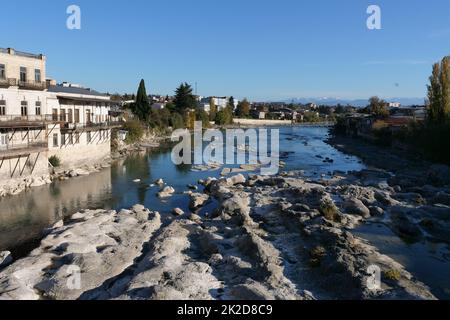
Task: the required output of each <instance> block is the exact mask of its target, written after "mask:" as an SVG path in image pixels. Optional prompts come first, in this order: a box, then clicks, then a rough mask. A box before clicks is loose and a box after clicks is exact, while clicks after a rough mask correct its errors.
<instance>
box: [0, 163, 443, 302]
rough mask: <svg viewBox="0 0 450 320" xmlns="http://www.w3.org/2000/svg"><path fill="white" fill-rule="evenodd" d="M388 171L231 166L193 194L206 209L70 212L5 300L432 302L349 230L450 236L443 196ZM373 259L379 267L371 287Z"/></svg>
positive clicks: (13, 274)
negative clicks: (211, 204)
mask: <svg viewBox="0 0 450 320" xmlns="http://www.w3.org/2000/svg"><path fill="white" fill-rule="evenodd" d="M390 178H391V175H390V174H388V173H387V172H385V171H371V170H367V171H362V172H358V173H351V174H343V173H339V174H336V175H335V176H333V178H332V179H330V180H319V181H312V180H307V179H305V178H303V177H302V174H301V172H286V173H284V174H283V175H282V176H281V175H280V176H275V177H264V176H257V175H250V176H249V177H246V176H244V175H242V174H238V175H235V176H230V177H228V178H225V177H224V178H221V179H213V178H210V179H206V180H205V181H202V183H203V185H204V186H205V193H204V194H202V193H191V195H190V196H191V197H190V198H191V207H192V209H198V208H201V207H202V206H203V205H205V203H206V201H210V200H213V199H214V201H216V202H217V207H216V209H215V210H214V211H213V212H210V214H208V215H206V216H204V215H202V214H201V213H199V212H197V210H196V213H191V214H184V213H182V212H181V210H179V209H174V211H173V213H174V215H169V216H170V218H167V219H165V220H164V221H165V222H163V223H161V217H160V215H159V213H156V212H151V211H149V210H148V209H146V208H144V207H143V206H141V205H136V206H134V207H133V208H132V209H131V210H122V211H121V212H119V213H116V212H114V211H104V210H98V211H85V212H81V213H77V214H75V215H74V216H73V217H72V220H71V221H69V222H68V223H66V225H61V224H58V225H55V226H54V227H53V229H51V230H49V234H48V236H47V237H46V238H45V239H44V240H43V241H42V243H41V246H40V247H39V248H38V249H36V250H34V251H33V252H32V253H31V254H30V255H29V256H28V257H26V258H24V259H21V260H18V261H15V262H13V263H12V264H11V265H9V266H8V267H6V268H4V269H3V270H2V271H1V272H0V298H4V299H43V298H45V299H120V300H122V299H124V300H128V299H186V300H188V299H205V300H208V299H291V300H301V299H434V296H433V295H432V294H431V293H430V291H429V289H428V288H427V287H426V286H425V285H424V284H422V283H421V282H419V281H418V280H416V279H415V278H414V277H413V276H412V275H411V274H410V273H409V272H408V271H407V270H406V269H405V268H404V267H403V266H402V265H401V264H399V263H398V262H396V261H394V260H393V259H391V258H389V257H387V256H385V255H382V254H381V253H379V252H378V250H377V249H376V248H375V247H373V246H371V245H370V244H368V243H367V242H366V241H364V240H362V239H360V238H358V237H356V236H354V235H352V233H350V231H351V230H352V229H353V228H355V227H356V226H358V225H360V224H362V223H364V222H365V221H368V220H370V221H371V220H373V219H382V221H384V223H386V224H387V225H388V226H389V227H390V228H391V229H392V230H393V231H394V232H396V233H398V234H399V235H401V236H403V237H408V238H421V237H432V238H434V239H436V240H440V241H449V239H448V235H447V234H448V233H446V232H445V231H446V230H448V228H449V227H450V226H449V223H450V211H449V208H448V207H447V206H446V205H445V204H442V203H441V202H444V201H443V200H440V201H437V202H439V204H438V205H434V204H432V203H433V201H432V199H434V198H436V197H437V196H440V197H442V194H440V195H438V194H436V193H433V192H427V191H426V189H427V188H428V187H424V190H423V192H419V191H420V190H417V185H416V186H415V188H416V190H415V191H413V190H410V189H408V188H407V187H406V186H404V185H402V186H401V187H400V188H395V185H391V184H390V183H389V182H388V181H387V180H389V179H390ZM368 181H369V182H370V183H368ZM396 182H397V181H396ZM167 191H168V190H167ZM443 198H445V195H444V197H443ZM418 200H420V201H418ZM435 202H436V201H435ZM449 243H450V242H449ZM73 266H78V267H79V268H80V272H81V273H80V275H81V278H80V279H81V287H80V288H79V289H75V290H73V289H69V288H68V287H67V281H68V277H69V276H70V272H69V271H73V270H70V267H73ZM373 266H376V267H377V268H379V270H380V272H381V282H380V283H379V286H377V287H376V288H375V289H374V288H372V287H370V286H369V285H368V283H369V281H370V279H371V273H370V270H371V268H372V267H373ZM68 272H69V276H68ZM393 275H395V277H394V276H393Z"/></svg>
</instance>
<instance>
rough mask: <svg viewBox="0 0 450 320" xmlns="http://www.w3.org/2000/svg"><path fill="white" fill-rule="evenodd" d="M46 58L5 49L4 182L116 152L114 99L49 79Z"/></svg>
mask: <svg viewBox="0 0 450 320" xmlns="http://www.w3.org/2000/svg"><path fill="white" fill-rule="evenodd" d="M45 77H46V58H45V56H43V55H41V54H39V55H35V54H29V53H24V52H18V51H15V50H13V49H0V181H2V180H9V179H15V178H23V177H27V176H35V175H36V176H37V175H44V174H47V173H48V170H49V169H48V159H49V157H51V156H52V155H55V156H58V157H59V158H60V160H61V164H62V166H63V167H72V166H77V165H80V164H90V163H93V162H97V161H98V162H100V161H101V160H102V159H103V158H105V157H107V156H109V154H110V138H111V128H112V126H111V121H112V120H117V118H113V116H117V114H113V115H112V114H111V113H110V109H111V105H112V102H111V100H110V99H109V97H108V96H105V95H103V94H100V93H98V92H96V91H93V90H90V89H85V88H82V87H81V86H79V85H70V84H68V83H63V84H62V85H54V82H52V81H46V80H45Z"/></svg>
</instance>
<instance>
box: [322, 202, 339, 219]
mask: <svg viewBox="0 0 450 320" xmlns="http://www.w3.org/2000/svg"><path fill="white" fill-rule="evenodd" d="M320 213H321V214H322V215H323V216H324V217H325V219H327V220H330V221H336V222H339V220H340V217H339V210H338V208H337V207H336V206H335V204H334V203H332V202H331V201H325V202H323V203H322V204H321V205H320Z"/></svg>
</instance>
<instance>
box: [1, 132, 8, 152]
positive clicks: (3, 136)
mask: <svg viewBox="0 0 450 320" xmlns="http://www.w3.org/2000/svg"><path fill="white" fill-rule="evenodd" d="M7 146H8V135H7V134H6V133H1V134H0V148H6V147H7Z"/></svg>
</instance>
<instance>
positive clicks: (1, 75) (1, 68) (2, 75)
mask: <svg viewBox="0 0 450 320" xmlns="http://www.w3.org/2000/svg"><path fill="white" fill-rule="evenodd" d="M0 79H6V67H5V65H4V64H0Z"/></svg>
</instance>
